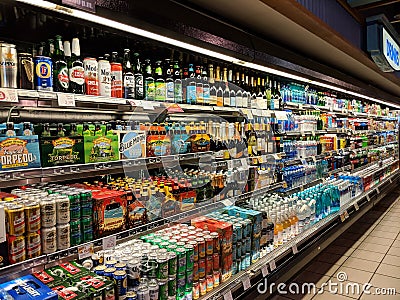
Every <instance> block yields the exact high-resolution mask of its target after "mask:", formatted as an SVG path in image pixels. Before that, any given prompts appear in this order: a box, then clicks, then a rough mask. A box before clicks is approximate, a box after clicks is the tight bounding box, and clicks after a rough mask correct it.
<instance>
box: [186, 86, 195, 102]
mask: <svg viewBox="0 0 400 300" xmlns="http://www.w3.org/2000/svg"><path fill="white" fill-rule="evenodd" d="M186 93H187V96H186V102H187V103H188V104H195V103H196V86H195V85H188V86H187V87H186Z"/></svg>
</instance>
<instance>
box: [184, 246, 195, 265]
mask: <svg viewBox="0 0 400 300" xmlns="http://www.w3.org/2000/svg"><path fill="white" fill-rule="evenodd" d="M185 249H186V269H188V270H193V263H194V248H193V246H192V245H190V244H186V245H185Z"/></svg>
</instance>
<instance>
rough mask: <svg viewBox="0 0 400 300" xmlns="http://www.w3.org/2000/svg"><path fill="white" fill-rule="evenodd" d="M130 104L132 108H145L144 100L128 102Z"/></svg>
mask: <svg viewBox="0 0 400 300" xmlns="http://www.w3.org/2000/svg"><path fill="white" fill-rule="evenodd" d="M128 102H129V104H130V105H131V106H132V107H142V106H143V104H142V102H143V101H142V100H128Z"/></svg>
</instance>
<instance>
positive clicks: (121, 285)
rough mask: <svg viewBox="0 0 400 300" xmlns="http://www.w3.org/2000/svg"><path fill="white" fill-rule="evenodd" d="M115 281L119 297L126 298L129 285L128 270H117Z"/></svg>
mask: <svg viewBox="0 0 400 300" xmlns="http://www.w3.org/2000/svg"><path fill="white" fill-rule="evenodd" d="M114 282H115V288H116V293H117V296H118V299H120V300H122V299H125V297H126V292H127V287H128V283H127V278H126V272H125V271H121V270H120V271H115V272H114Z"/></svg>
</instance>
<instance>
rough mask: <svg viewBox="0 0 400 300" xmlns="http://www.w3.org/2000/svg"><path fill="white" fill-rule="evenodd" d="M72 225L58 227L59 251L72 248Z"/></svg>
mask: <svg viewBox="0 0 400 300" xmlns="http://www.w3.org/2000/svg"><path fill="white" fill-rule="evenodd" d="M70 234H71V233H70V225H69V224H68V223H67V224H60V225H57V249H58V250H65V249H68V248H69V247H71V237H70Z"/></svg>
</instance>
